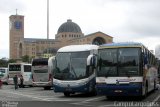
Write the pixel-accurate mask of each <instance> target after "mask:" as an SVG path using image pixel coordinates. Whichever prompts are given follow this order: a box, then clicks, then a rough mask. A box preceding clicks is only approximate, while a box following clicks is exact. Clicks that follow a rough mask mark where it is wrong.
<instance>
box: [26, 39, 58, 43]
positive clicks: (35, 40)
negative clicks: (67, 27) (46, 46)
mask: <svg viewBox="0 0 160 107" xmlns="http://www.w3.org/2000/svg"><path fill="white" fill-rule="evenodd" d="M38 41H48V42H59V41H58V40H55V39H42V38H24V42H38Z"/></svg>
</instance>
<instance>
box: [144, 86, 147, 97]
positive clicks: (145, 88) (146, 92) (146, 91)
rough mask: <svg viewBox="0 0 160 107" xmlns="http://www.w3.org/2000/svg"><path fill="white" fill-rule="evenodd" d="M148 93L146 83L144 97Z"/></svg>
mask: <svg viewBox="0 0 160 107" xmlns="http://www.w3.org/2000/svg"><path fill="white" fill-rule="evenodd" d="M147 94H148V83H147V84H146V86H145V94H144V98H145V97H147Z"/></svg>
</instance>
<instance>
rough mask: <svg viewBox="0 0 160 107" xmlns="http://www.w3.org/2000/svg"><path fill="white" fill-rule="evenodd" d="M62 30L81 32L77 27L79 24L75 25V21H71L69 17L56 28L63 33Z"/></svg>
mask: <svg viewBox="0 0 160 107" xmlns="http://www.w3.org/2000/svg"><path fill="white" fill-rule="evenodd" d="M63 32H74V33H82V31H81V28H80V27H79V25H77V24H76V23H74V22H72V20H71V19H68V20H67V22H65V23H63V24H62V25H61V26H60V27H59V29H58V32H57V34H58V33H63Z"/></svg>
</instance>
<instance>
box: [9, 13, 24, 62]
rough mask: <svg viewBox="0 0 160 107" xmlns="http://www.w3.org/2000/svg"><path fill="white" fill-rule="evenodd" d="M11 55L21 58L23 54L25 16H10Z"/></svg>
mask: <svg viewBox="0 0 160 107" xmlns="http://www.w3.org/2000/svg"><path fill="white" fill-rule="evenodd" d="M9 26H10V28H9V43H10V44H9V49H10V50H9V54H10V55H9V57H10V58H11V59H19V58H21V56H22V49H23V45H22V42H21V41H23V39H24V16H22V15H17V14H16V15H11V16H10V17H9Z"/></svg>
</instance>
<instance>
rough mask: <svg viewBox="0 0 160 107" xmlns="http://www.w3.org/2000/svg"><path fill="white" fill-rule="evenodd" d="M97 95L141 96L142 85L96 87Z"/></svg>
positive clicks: (100, 85) (98, 85) (102, 85)
mask: <svg viewBox="0 0 160 107" xmlns="http://www.w3.org/2000/svg"><path fill="white" fill-rule="evenodd" d="M96 89H97V93H98V94H100V95H106V96H141V95H142V85H141V84H139V85H138V84H137V85H128V84H123V85H115V84H114V85H104V84H97V85H96Z"/></svg>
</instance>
